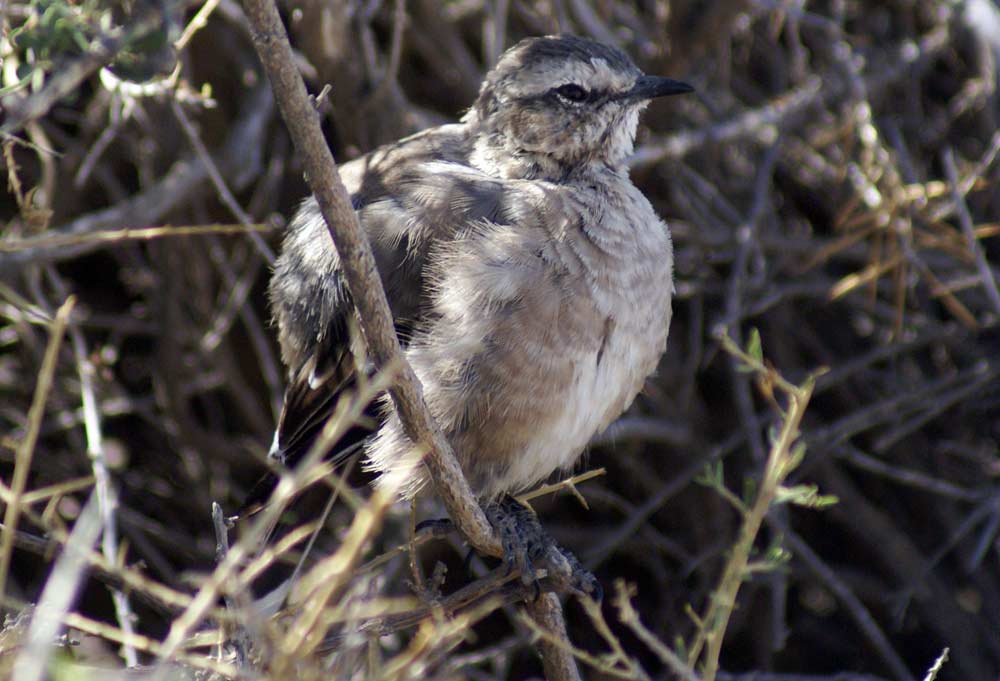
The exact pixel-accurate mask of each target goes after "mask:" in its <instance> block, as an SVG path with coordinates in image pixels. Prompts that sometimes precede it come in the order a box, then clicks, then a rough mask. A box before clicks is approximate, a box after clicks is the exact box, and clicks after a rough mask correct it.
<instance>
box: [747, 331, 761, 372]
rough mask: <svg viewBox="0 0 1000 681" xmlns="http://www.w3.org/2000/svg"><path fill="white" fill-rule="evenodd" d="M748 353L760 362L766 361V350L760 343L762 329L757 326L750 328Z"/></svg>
mask: <svg viewBox="0 0 1000 681" xmlns="http://www.w3.org/2000/svg"><path fill="white" fill-rule="evenodd" d="M747 354H748V355H750V356H751V357H753V358H754V359H755V360H757V361H758V362H760V363H763V362H764V350H763V348H762V347H761V344H760V331H758V330H757V327H756V326H754V327H751V328H750V340H749V341H748V342H747Z"/></svg>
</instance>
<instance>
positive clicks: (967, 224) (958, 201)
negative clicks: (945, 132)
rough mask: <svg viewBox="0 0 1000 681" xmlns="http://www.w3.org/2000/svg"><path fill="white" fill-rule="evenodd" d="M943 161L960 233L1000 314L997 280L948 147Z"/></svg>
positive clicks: (942, 158)
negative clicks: (977, 235)
mask: <svg viewBox="0 0 1000 681" xmlns="http://www.w3.org/2000/svg"><path fill="white" fill-rule="evenodd" d="M941 160H942V162H943V163H944V172H945V173H946V174H947V175H948V184H949V185H950V186H951V197H952V201H954V203H955V209H956V210H957V211H958V223H959V225H961V227H962V233H963V234H965V238H966V239H967V240H968V243H969V250H970V251H972V257H973V259H974V260H975V262H976V269H978V270H979V278H980V279H981V280H982V284H983V288H984V289H985V290H986V297H987V298H989V299H990V303H991V304H992V305H993V309H994V311H996V312H997V313H998V314H1000V289H998V288H997V281H996V279H995V278H994V277H993V270H991V269H990V263H989V261H987V260H986V254H985V253H983V249H982V247H981V246H980V245H979V242H978V241H976V228H975V226H974V225H973V224H972V215H970V214H969V207H968V206H966V205H965V196H963V194H962V192H961V191H960V189H959V178H958V167H957V166H956V165H955V154H954V152H953V151H952V150H951V148H950V147H948V148H946V149H945V150H944V154H942V157H941Z"/></svg>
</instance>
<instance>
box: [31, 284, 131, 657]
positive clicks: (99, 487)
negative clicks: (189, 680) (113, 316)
mask: <svg viewBox="0 0 1000 681" xmlns="http://www.w3.org/2000/svg"><path fill="white" fill-rule="evenodd" d="M45 271H46V274H47V275H48V277H49V279H50V280H51V281H52V282H53V284H54V285H55V289H56V291H58V292H59V294H60V295H65V290H66V287H65V285H64V284H63V283H62V280H61V279H59V275H58V274H57V273H56V271H55V268H54V267H53V266H51V265H48V266H46V268H45ZM69 338H70V345H71V346H72V348H73V355H74V357H75V358H76V368H77V374H78V375H79V377H80V400H81V402H82V405H83V427H84V432H85V433H86V436H87V456H88V457H89V458H90V464H91V468H92V469H93V471H94V480H95V490H96V493H97V506H98V510H99V511H100V516H101V525H102V532H101V553H102V554H103V555H104V559H105V560H106V561H108V563H109V564H112V565H114V564H115V562H116V561H117V560H118V513H117V511H118V494H117V493H116V492H115V489H114V486H113V485H112V484H111V475H110V474H109V473H108V466H107V461H106V460H105V456H104V435H103V431H102V428H101V413H100V408H99V406H98V404H97V394H96V392H95V390H94V374H95V373H96V370H95V369H94V364H93V362H91V361H90V359H89V356H88V353H87V347H86V343H85V341H84V339H83V334H82V333H81V332H80V329H79V327H78V326H76V325H73V326H70V327H69ZM111 600H112V602H113V603H114V607H115V618H116V619H117V620H118V626H120V627H121V630H122V632H123V633H124V635H125V637H126V639H128V637H129V636H131V635H132V634H134V633H135V631H134V627H133V614H132V607H131V606H130V605H129V600H128V595H126V593H125V592H124V591H122V590H121V589H111ZM122 653H123V657H124V658H125V664H126V666H128V667H134V666H136V665H137V664H139V657H138V655H137V654H136V651H135V648H134V647H133V646H132V644H131V643H129V642H126V643H124V644H122Z"/></svg>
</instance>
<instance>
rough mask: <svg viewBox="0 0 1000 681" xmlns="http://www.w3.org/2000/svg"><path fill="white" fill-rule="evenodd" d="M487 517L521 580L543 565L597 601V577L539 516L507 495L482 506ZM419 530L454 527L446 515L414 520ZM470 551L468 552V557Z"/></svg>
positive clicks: (438, 533) (435, 532)
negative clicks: (558, 542) (542, 522)
mask: <svg viewBox="0 0 1000 681" xmlns="http://www.w3.org/2000/svg"><path fill="white" fill-rule="evenodd" d="M484 511H485V512H486V517H487V518H489V521H490V522H491V523H492V524H493V528H494V529H495V530H496V531H497V534H498V535H499V536H500V543H501V544H502V545H503V552H504V556H503V562H504V565H506V566H507V569H508V570H513V569H514V568H518V569H519V570H520V572H521V580H522V581H523V582H524V584H526V585H527V584H535V586H536V588H537V586H538V582H537V580H536V579H535V566H536V564H537V565H538V566H539V567H544V568H546V569H547V570H548V572H549V577H551V578H552V579H553V580H555V581H556V582H560V581H561V582H564V583H565V586H566V588H570V589H573V590H574V591H576V592H578V593H583V594H587V595H589V596H590V597H591V598H593V599H594V600H596V601H600V600H601V599H602V598H603V596H604V590H603V589H602V588H601V583H600V582H598V581H597V578H596V577H594V575H592V574H591V573H590V572H589V571H588V570H587V569H586V568H585V567H583V564H582V563H580V560H579V559H578V558H577V557H576V556H575V555H573V553H572V552H571V551H568V550H566V549H564V548H562V547H561V546H559V545H558V544H557V543H556V542H555V540H554V539H553V538H552V536H551V535H550V534H549V533H548V532H546V531H545V528H543V527H542V524H541V522H539V520H538V516H536V515H535V514H534V512H533V511H532V510H531V509H530V508H528V507H527V506H525V505H524V504H522V503H521V502H519V501H518V500H517V499H515V498H514V497H512V496H510V495H506V496H504V497H503V498H502V499H501V500H500V501H498V502H496V503H492V504H489V505H488V506H486V508H485V509H484ZM416 530H417V532H418V533H419V534H428V533H429V534H431V535H432V536H435V537H444V536H446V535H448V534H449V533H451V532H454V531H455V530H456V528H455V525H454V523H453V522H452V521H451V520H450V519H448V518H437V519H434V520H425V521H423V522H420V523H418V524H417V528H416ZM471 555H472V553H471V552H470V554H469V556H470V557H471Z"/></svg>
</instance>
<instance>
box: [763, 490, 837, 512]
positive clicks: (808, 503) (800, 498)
mask: <svg viewBox="0 0 1000 681" xmlns="http://www.w3.org/2000/svg"><path fill="white" fill-rule="evenodd" d="M775 501H776V502H777V503H779V504H785V503H789V504H795V505H796V506H804V507H806V508H826V507H827V506H833V505H834V504H836V503H837V502H838V501H840V500H839V499H837V497H835V496H833V495H832V494H820V493H819V488H818V487H816V485H794V486H792V487H784V486H782V487H779V488H778V492H777V495H776V498H775Z"/></svg>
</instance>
